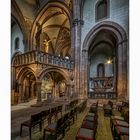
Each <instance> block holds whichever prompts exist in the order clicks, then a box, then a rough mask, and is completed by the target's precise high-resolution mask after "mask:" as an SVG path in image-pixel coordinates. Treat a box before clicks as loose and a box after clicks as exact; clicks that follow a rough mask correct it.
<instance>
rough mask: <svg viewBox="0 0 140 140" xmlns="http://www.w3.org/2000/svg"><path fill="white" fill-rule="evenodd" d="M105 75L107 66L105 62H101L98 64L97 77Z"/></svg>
mask: <svg viewBox="0 0 140 140" xmlns="http://www.w3.org/2000/svg"><path fill="white" fill-rule="evenodd" d="M104 75H105V67H104V64H102V63H100V64H98V66H97V77H104Z"/></svg>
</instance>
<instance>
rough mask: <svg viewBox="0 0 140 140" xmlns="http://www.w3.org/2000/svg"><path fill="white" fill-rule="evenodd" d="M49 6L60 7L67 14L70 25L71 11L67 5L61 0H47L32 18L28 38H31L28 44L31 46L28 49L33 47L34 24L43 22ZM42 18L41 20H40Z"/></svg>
mask: <svg viewBox="0 0 140 140" xmlns="http://www.w3.org/2000/svg"><path fill="white" fill-rule="evenodd" d="M50 7H58V8H61V9H63V10H64V12H65V13H66V15H67V16H68V19H69V22H70V25H72V17H71V15H72V14H71V11H70V10H69V7H68V6H67V5H66V4H65V3H64V2H62V1H61V0H58V1H51V0H50V1H48V2H47V3H46V4H45V6H44V7H43V8H42V9H41V10H40V11H39V14H38V15H37V18H36V19H35V20H34V23H33V26H32V29H31V36H30V39H31V42H30V46H31V48H30V49H34V48H33V41H34V37H35V31H36V28H37V27H36V24H37V23H40V21H41V23H40V24H41V25H42V24H43V22H44V18H43V17H44V15H45V12H46V10H47V9H48V8H50ZM42 19H43V20H42Z"/></svg>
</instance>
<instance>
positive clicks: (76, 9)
mask: <svg viewBox="0 0 140 140" xmlns="http://www.w3.org/2000/svg"><path fill="white" fill-rule="evenodd" d="M81 24H83V22H82V20H81V19H80V4H79V1H78V0H74V1H73V27H72V28H73V29H72V32H73V33H72V35H73V36H74V40H73V41H74V43H73V45H74V53H75V54H74V60H75V71H74V82H75V85H76V86H75V94H76V96H77V97H78V96H79V95H80V84H81V83H80V63H81V62H80V59H81V58H80V56H81Z"/></svg>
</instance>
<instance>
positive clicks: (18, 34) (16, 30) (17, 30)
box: [11, 24, 24, 57]
mask: <svg viewBox="0 0 140 140" xmlns="http://www.w3.org/2000/svg"><path fill="white" fill-rule="evenodd" d="M17 37H18V38H19V49H17V50H15V39H16V38H17ZM19 51H20V52H22V53H23V52H24V44H23V34H22V32H21V30H20V28H19V26H18V25H17V24H16V25H14V26H13V28H12V31H11V57H12V56H13V55H14V54H15V53H16V52H19Z"/></svg>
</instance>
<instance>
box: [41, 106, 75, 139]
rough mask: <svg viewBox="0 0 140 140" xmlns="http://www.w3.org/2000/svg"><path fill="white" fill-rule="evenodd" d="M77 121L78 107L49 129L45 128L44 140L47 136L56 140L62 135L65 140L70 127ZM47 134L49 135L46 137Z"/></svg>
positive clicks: (52, 124) (50, 125) (48, 127)
mask: <svg viewBox="0 0 140 140" xmlns="http://www.w3.org/2000/svg"><path fill="white" fill-rule="evenodd" d="M76 119H77V107H75V108H73V109H72V110H71V111H70V112H67V113H66V114H65V115H64V116H62V117H61V118H60V119H58V120H57V121H56V122H53V123H50V124H49V125H48V126H47V127H45V128H44V132H43V140H45V139H46V137H47V136H48V137H49V136H51V137H54V138H55V139H56V140H57V139H58V137H59V136H60V135H62V138H63V137H64V136H65V132H66V131H67V130H69V129H70V125H71V124H74V122H75V120H76ZM46 133H49V134H48V135H46Z"/></svg>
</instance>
